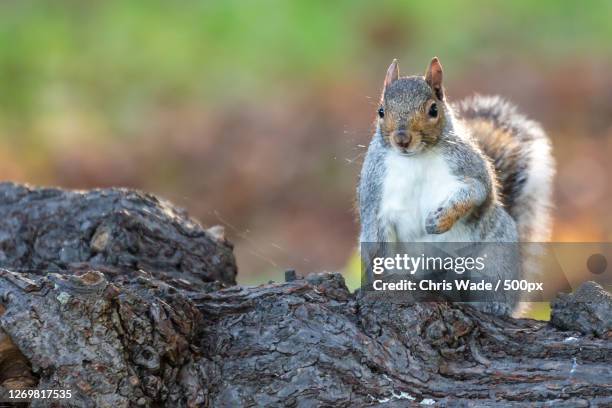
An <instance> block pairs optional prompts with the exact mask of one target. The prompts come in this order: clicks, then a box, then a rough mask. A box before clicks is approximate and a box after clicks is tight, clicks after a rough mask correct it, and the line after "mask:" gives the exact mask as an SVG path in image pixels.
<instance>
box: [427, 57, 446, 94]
mask: <svg viewBox="0 0 612 408" xmlns="http://www.w3.org/2000/svg"><path fill="white" fill-rule="evenodd" d="M425 81H426V82H427V83H428V84H429V86H431V89H433V91H434V93H435V94H436V97H437V98H438V99H440V100H442V99H444V91H443V90H442V64H440V60H438V57H434V58H433V59H432V60H431V62H430V63H429V67H428V68H427V72H426V73H425Z"/></svg>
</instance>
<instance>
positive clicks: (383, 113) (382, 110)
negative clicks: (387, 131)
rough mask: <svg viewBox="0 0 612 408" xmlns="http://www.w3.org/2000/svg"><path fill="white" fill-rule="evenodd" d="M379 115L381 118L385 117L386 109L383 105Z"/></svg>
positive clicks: (379, 109)
mask: <svg viewBox="0 0 612 408" xmlns="http://www.w3.org/2000/svg"><path fill="white" fill-rule="evenodd" d="M378 116H379V117H381V118H384V117H385V110H384V109H383V108H382V106H381V107H380V108H378Z"/></svg>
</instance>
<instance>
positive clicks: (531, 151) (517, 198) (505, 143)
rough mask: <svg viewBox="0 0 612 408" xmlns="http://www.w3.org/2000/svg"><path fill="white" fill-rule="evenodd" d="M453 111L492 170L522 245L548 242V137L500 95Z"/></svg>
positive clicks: (474, 100)
mask: <svg viewBox="0 0 612 408" xmlns="http://www.w3.org/2000/svg"><path fill="white" fill-rule="evenodd" d="M455 110H456V112H457V114H458V116H459V117H460V118H461V119H462V120H463V122H464V123H465V125H466V126H467V127H468V128H469V129H470V130H471V133H472V135H473V137H474V139H475V141H476V143H477V144H478V145H479V147H480V148H481V149H482V151H483V153H485V154H486V155H487V156H488V157H489V158H490V159H491V161H492V163H493V166H494V167H495V170H496V173H497V181H498V193H499V195H500V197H501V200H502V202H503V204H504V206H505V207H506V209H507V211H508V212H509V213H510V215H511V216H512V218H514V220H515V221H516V223H517V226H518V232H519V239H520V241H521V242H546V241H548V240H549V239H550V232H551V215H550V207H551V195H552V181H553V176H554V174H555V163H554V159H553V157H552V154H551V145H550V140H549V139H548V136H547V135H546V133H544V131H543V130H542V128H541V127H540V125H539V124H538V123H536V122H534V121H531V120H529V119H527V118H526V117H525V116H523V115H521V114H520V113H518V112H517V110H516V108H515V107H514V106H513V105H511V104H510V103H508V102H506V101H504V100H503V99H501V98H499V97H482V96H476V97H473V98H469V99H466V100H464V101H462V102H461V103H459V104H458V105H457V106H455Z"/></svg>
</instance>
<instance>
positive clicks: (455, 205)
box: [357, 58, 554, 314]
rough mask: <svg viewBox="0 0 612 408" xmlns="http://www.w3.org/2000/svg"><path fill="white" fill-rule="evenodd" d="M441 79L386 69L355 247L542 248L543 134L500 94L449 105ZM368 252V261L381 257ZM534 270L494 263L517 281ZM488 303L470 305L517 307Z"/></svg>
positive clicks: (545, 213)
mask: <svg viewBox="0 0 612 408" xmlns="http://www.w3.org/2000/svg"><path fill="white" fill-rule="evenodd" d="M442 76H443V72H442V65H441V64H440V61H439V60H438V58H433V60H432V61H431V63H430V64H429V67H428V69H427V71H426V73H425V76H409V77H400V76H399V67H398V63H397V60H394V61H393V62H392V63H391V66H390V67H389V69H388V71H387V74H386V76H385V80H384V86H383V91H382V96H381V100H380V105H379V107H378V111H377V118H376V122H375V126H376V131H375V133H374V136H373V138H372V141H371V143H370V145H369V147H368V151H367V154H366V157H365V160H364V163H363V167H362V170H361V176H360V181H359V185H358V188H357V194H358V205H359V219H360V224H361V233H360V242H361V243H374V244H373V245H374V248H378V249H379V250H382V249H381V248H382V247H383V246H384V243H389V242H494V243H500V242H501V243H506V242H509V243H517V242H545V241H547V240H548V239H549V234H550V224H551V222H550V210H549V208H550V202H551V194H552V178H553V176H554V160H553V158H552V155H551V145H550V141H549V139H548V137H547V136H546V134H545V133H544V131H543V130H542V128H541V127H540V126H539V125H538V124H537V123H536V122H534V121H531V120H529V119H527V118H526V117H525V116H523V115H521V114H520V113H518V112H517V110H516V108H515V107H514V106H513V105H511V104H509V103H508V102H505V101H504V100H503V99H501V98H499V97H482V96H475V97H472V98H469V99H467V100H465V101H462V102H460V103H458V104H452V105H451V104H449V103H448V101H447V98H446V92H445V90H444V88H443V86H442ZM362 248H363V247H362ZM369 248H370V249H369V250H368V251H367V252H368V253H366V254H364V253H363V249H362V257H363V259H364V260H365V262H366V264H367V262H369V261H370V260H371V259H372V257H373V256H374V255H375V252H376V251H377V250H376V249H372V244H370V246H369ZM379 255H380V254H379ZM530 269H531V270H530ZM533 269H534V267H533V266H531V267H530V265H528V264H527V262H524V264H523V266H522V267H521V268H505V267H504V265H498V267H497V269H496V270H495V271H494V274H495V275H497V276H498V277H501V278H502V279H521V278H523V277H524V276H526V274H527V276H528V275H529V274H530V273H531V274H532V273H533ZM368 271H369V269H368ZM372 278H373V277H372V274H371V272H370V271H369V275H368V280H369V281H371V280H372ZM493 296H494V298H493V299H492V300H493V301H492V302H483V303H482V304H480V305H476V306H477V307H479V308H480V309H483V310H485V311H489V312H493V313H496V314H508V313H510V312H512V311H513V310H514V309H515V308H516V306H517V305H518V302H519V300H520V299H519V298H518V297H517V296H515V295H510V294H507V293H504V292H501V293H498V294H495V295H493Z"/></svg>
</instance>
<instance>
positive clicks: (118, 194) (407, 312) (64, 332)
mask: <svg viewBox="0 0 612 408" xmlns="http://www.w3.org/2000/svg"><path fill="white" fill-rule="evenodd" d="M0 215H2V217H0V235H1V243H2V244H1V245H0V249H1V250H2V251H3V253H4V254H5V255H4V258H3V259H4V265H5V268H6V269H4V270H0V303H1V305H2V306H1V307H0V328H1V329H2V330H3V332H2V333H0V384H2V385H1V386H0V391H2V387H3V388H4V389H7V388H14V387H19V386H30V387H38V388H40V389H43V388H46V389H50V388H51V389H71V390H72V392H73V398H72V399H70V400H64V401H55V402H54V403H56V404H58V405H62V406H83V407H90V406H108V407H111V406H112V407H127V406H138V405H140V406H169V407H175V406H176V407H181V406H193V407H195V406H214V407H224V406H227V407H237V406H299V407H310V406H346V407H349V406H351V407H352V406H412V405H415V406H426V405H435V406H525V405H549V406H553V405H554V406H567V407H575V406H589V404H590V405H591V406H593V405H594V406H598V405H600V406H605V405H612V371H611V369H610V362H611V361H612V342H611V341H610V339H611V338H612V331H611V330H612V329H611V327H612V325H611V324H610V316H612V314H610V313H609V312H610V309H611V308H612V301H611V299H610V296H609V294H607V293H606V292H605V291H603V289H601V287H599V286H597V285H596V284H587V285H585V286H584V287H583V288H581V289H580V290H579V291H577V292H576V294H574V295H564V296H561V297H560V298H559V299H558V300H557V301H556V302H554V305H553V318H552V320H551V323H546V322H539V321H534V320H529V319H518V320H517V319H511V318H500V317H494V316H489V315H485V314H482V313H480V312H477V311H475V310H473V309H471V308H470V307H469V306H466V305H459V304H454V305H453V304H446V303H418V304H414V305H408V304H402V303H401V302H395V301H392V299H388V298H387V299H384V298H376V297H373V296H371V295H370V296H362V295H360V294H352V293H350V292H349V291H348V290H347V288H346V286H345V284H344V281H343V279H342V277H341V276H340V275H339V274H327V273H326V274H315V275H310V276H309V277H307V278H306V279H298V280H294V281H291V282H286V283H281V284H269V285H262V286H258V287H254V288H247V287H242V286H229V285H231V284H232V283H233V281H234V277H235V271H236V268H235V265H234V263H233V257H232V254H231V247H230V246H229V244H227V243H226V242H225V240H224V239H223V238H222V237H221V236H220V234H218V233H217V234H211V233H207V232H205V231H204V230H203V229H202V228H201V227H199V226H198V225H197V224H196V223H194V222H193V221H191V220H189V218H187V217H186V215H185V214H183V213H182V212H180V211H178V210H176V209H175V208H173V207H171V206H170V205H169V204H168V203H164V202H160V201H159V200H157V199H155V198H153V197H150V196H146V195H142V194H140V193H135V192H131V191H127V190H100V191H94V192H91V193H75V192H64V191H60V190H29V189H26V188H24V187H19V186H14V185H3V186H1V187H0ZM88 220H89V223H88ZM84 224H85V225H84ZM177 254H178V255H177ZM170 259H171V260H172V261H169V260H170ZM49 270H52V272H51V271H49ZM215 279H218V280H220V281H219V282H213V281H214V280H215ZM228 286H229V287H228ZM48 405H49V402H44V401H41V400H37V401H35V402H34V403H33V406H48Z"/></svg>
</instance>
